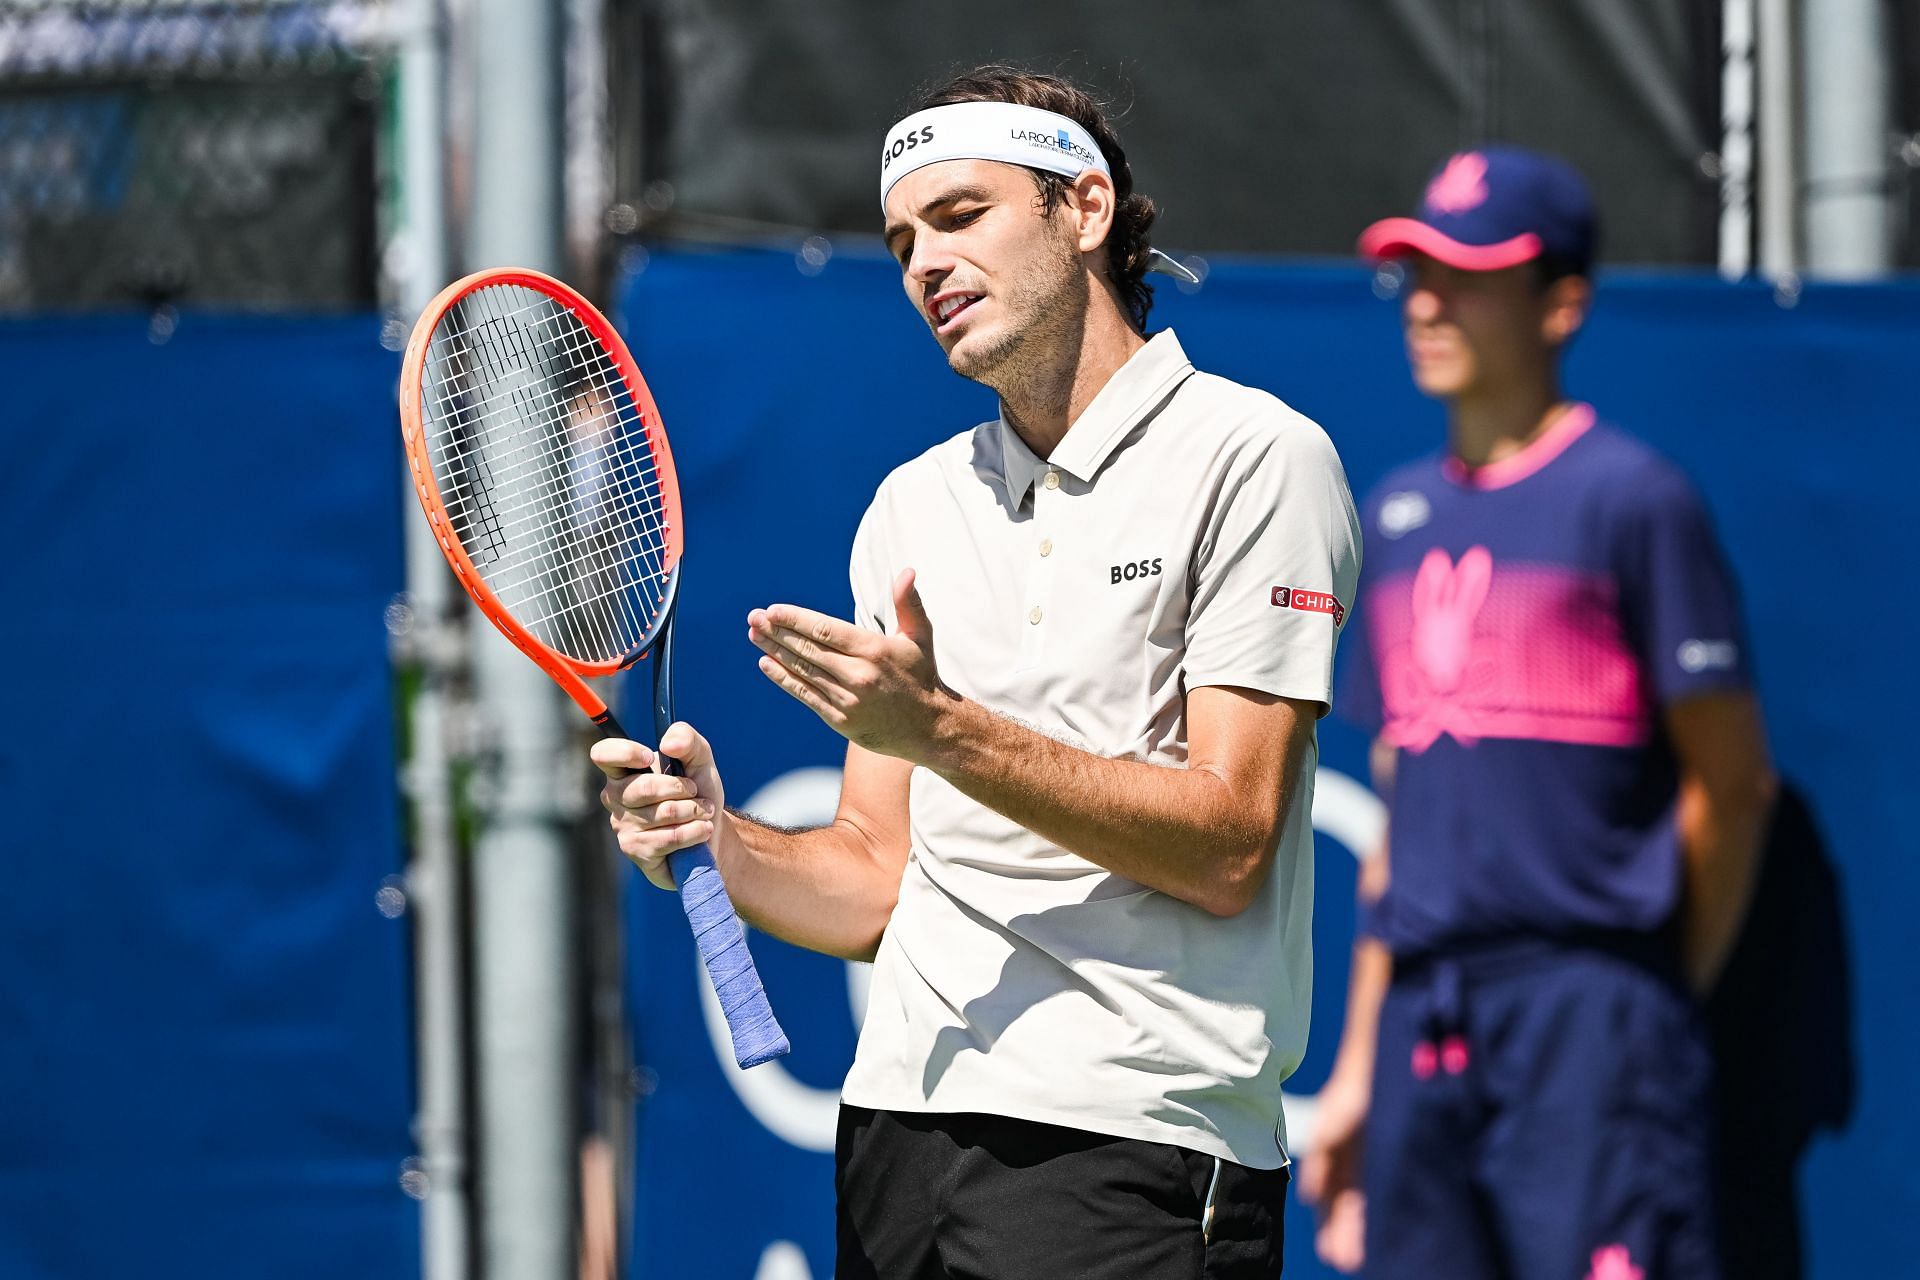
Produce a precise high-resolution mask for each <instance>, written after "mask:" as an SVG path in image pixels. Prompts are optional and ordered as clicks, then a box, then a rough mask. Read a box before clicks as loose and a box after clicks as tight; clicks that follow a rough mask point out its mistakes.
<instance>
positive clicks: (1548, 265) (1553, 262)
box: [1533, 253, 1593, 293]
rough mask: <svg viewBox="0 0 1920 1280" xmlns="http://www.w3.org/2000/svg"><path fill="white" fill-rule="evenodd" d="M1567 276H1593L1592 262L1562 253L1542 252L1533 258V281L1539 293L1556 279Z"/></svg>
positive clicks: (1589, 277)
mask: <svg viewBox="0 0 1920 1280" xmlns="http://www.w3.org/2000/svg"><path fill="white" fill-rule="evenodd" d="M1568 276H1581V277H1583V278H1585V279H1589V280H1590V279H1592V278H1593V264H1592V263H1591V262H1582V261H1580V260H1578V259H1575V258H1569V257H1567V256H1566V255H1564V254H1553V253H1543V254H1541V255H1540V256H1539V257H1537V258H1535V259H1534V260H1533V283H1534V287H1535V288H1537V289H1538V290H1539V291H1540V292H1541V293H1545V292H1546V291H1547V290H1548V289H1550V288H1552V287H1553V284H1554V282H1555V281H1557V280H1564V279H1566V278H1567V277H1568Z"/></svg>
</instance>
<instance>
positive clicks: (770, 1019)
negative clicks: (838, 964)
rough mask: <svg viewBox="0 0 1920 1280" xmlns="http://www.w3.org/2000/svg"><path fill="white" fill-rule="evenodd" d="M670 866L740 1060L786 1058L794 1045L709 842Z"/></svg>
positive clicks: (672, 858) (675, 856) (675, 857)
mask: <svg viewBox="0 0 1920 1280" xmlns="http://www.w3.org/2000/svg"><path fill="white" fill-rule="evenodd" d="M667 867H668V869H669V870H671V871H672V872H673V882H674V883H675V884H676V885H678V886H680V908H681V910H683V911H685V912H686V913H687V924H688V925H690V926H691V927H692V929H693V941H694V945H695V946H697V947H699V949H700V962H701V963H702V964H704V965H705V966H706V967H707V977H708V978H709V979H711V980H712V982H713V991H714V994H715V995H717V996H719V997H720V1008H721V1010H722V1011H723V1012H725V1013H726V1015H727V1031H728V1032H729V1033H730V1034H731V1035H732V1036H733V1058H734V1061H735V1062H738V1063H739V1064H740V1065H741V1066H742V1067H757V1066H759V1065H760V1064H761V1063H763V1062H770V1061H772V1060H773V1059H775V1058H780V1057H785V1056H786V1054H787V1052H788V1051H789V1050H790V1049H791V1048H792V1046H791V1045H789V1044H788V1043H787V1033H786V1032H784V1031H782V1030H781V1029H780V1023H779V1020H778V1019H776V1018H775V1017H774V1016H773V1006H772V1005H770V1004H768V1003H767V989H766V988H765V987H763V986H761V985H760V971H759V970H758V969H755V968H754V967H753V953H752V952H750V951H748V950H747V934H746V930H745V929H744V928H743V927H742V926H741V924H740V917H739V916H738V915H736V914H734V910H733V902H732V901H731V900H730V899H729V898H728V897H727V886H726V885H725V884H724V883H723V882H722V881H721V879H720V868H719V867H717V866H715V865H714V863H713V853H712V851H711V850H709V849H708V848H707V846H705V845H704V844H697V845H694V846H693V847H692V848H690V849H681V850H680V851H678V852H677V853H670V854H668V855H667Z"/></svg>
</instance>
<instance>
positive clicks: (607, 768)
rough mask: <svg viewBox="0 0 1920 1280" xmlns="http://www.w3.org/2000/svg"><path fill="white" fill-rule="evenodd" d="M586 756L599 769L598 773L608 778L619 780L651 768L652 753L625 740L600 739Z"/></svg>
mask: <svg viewBox="0 0 1920 1280" xmlns="http://www.w3.org/2000/svg"><path fill="white" fill-rule="evenodd" d="M587 755H588V757H589V758H590V759H592V761H593V762H594V764H596V765H598V766H599V767H600V772H602V773H604V774H606V775H607V776H608V777H609V778H619V777H622V776H624V775H626V774H629V773H637V772H639V771H640V770H642V769H648V768H652V767H653V752H652V751H650V750H648V749H647V748H646V747H645V746H642V745H641V744H640V743H638V742H633V741H630V740H628V739H626V738H602V739H601V740H600V741H598V742H596V743H594V744H593V746H592V748H591V749H589V750H588V752H587Z"/></svg>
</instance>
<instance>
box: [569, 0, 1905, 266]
mask: <svg viewBox="0 0 1920 1280" xmlns="http://www.w3.org/2000/svg"><path fill="white" fill-rule="evenodd" d="M1887 3H1888V4H1889V5H1890V6H1891V15H1892V19H1893V21H1892V24H1891V32H1892V38H1893V39H1894V40H1896V41H1897V42H1898V54H1897V56H1898V58H1899V62H1898V64H1897V65H1898V90H1897V92H1898V94H1899V101H1898V102H1897V103H1896V104H1895V107H1896V112H1897V116H1896V127H1897V129H1898V130H1899V131H1900V136H1899V137H1896V138H1893V139H1890V140H1889V143H1890V145H1891V146H1892V147H1894V148H1895V150H1896V153H1897V154H1898V155H1899V156H1900V159H1899V160H1898V161H1897V162H1896V164H1895V166H1894V168H1893V173H1892V182H1893V183H1894V194H1895V196H1896V198H1897V204H1898V207H1897V210H1896V217H1897V218H1898V219H1899V222H1900V226H1901V228H1902V229H1903V232H1904V234H1903V235H1902V236H1901V238H1900V240H1899V242H1898V243H1897V244H1896V247H1895V252H1896V254H1897V255H1898V258H1899V260H1900V261H1901V262H1903V263H1905V264H1906V265H1909V266H1920V182H1916V181H1915V174H1916V169H1917V168H1920V0H1887ZM607 5H608V12H609V17H610V24H609V42H610V47H609V51H608V52H609V66H610V67H611V68H612V71H613V74H612V78H611V81H610V84H609V89H610V93H611V95H612V100H613V104H614V112H613V129H614V156H613V162H614V178H615V181H614V187H615V197H614V198H615V204H614V208H613V210H612V214H611V216H610V218H609V225H610V226H611V227H612V228H613V229H614V230H616V231H621V232H625V231H632V230H638V231H640V232H641V233H643V234H647V235H657V236H673V235H680V236H689V237H701V238H749V239H750V238H754V237H755V236H762V237H765V236H774V235H778V234H780V233H781V232H782V231H783V230H785V231H787V232H788V233H789V234H791V232H792V231H793V230H794V229H802V230H801V233H802V234H804V229H819V230H827V231H836V232H860V233H868V234H872V233H875V232H876V231H877V229H878V226H879V214H878V202H877V181H878V175H877V171H876V164H875V161H874V157H873V152H874V149H875V147H876V145H877V142H878V139H879V138H880V136H881V134H882V132H883V131H884V130H885V129H886V127H887V126H888V125H889V124H891V123H892V122H893V121H894V120H895V119H897V118H898V116H899V115H900V114H901V113H902V111H903V109H904V108H905V106H906V103H907V100H908V98H909V96H910V95H911V93H912V92H913V90H914V88H915V87H916V86H918V85H920V84H921V83H923V82H926V81H928V80H930V79H934V78H937V77H939V76H941V75H943V74H944V73H947V72H950V71H952V70H954V69H956V68H959V67H964V66H968V65H971V64H974V63H978V62H985V61H1009V62H1016V63H1023V64H1026V65H1030V66H1033V67H1036V68H1037V69H1040V70H1057V71H1061V72H1063V73H1065V74H1067V75H1069V76H1072V77H1074V78H1076V79H1079V80H1081V81H1083V82H1084V83H1086V84H1088V85H1089V86H1091V87H1092V88H1094V89H1095V90H1096V91H1097V92H1099V93H1100V94H1101V95H1102V96H1103V97H1105V98H1106V99H1107V100H1109V101H1110V102H1111V103H1113V104H1114V105H1115V106H1116V107H1118V108H1119V114H1118V124H1119V128H1120V133H1121V136H1122V138H1123V139H1124V140H1125V142H1126V145H1127V149H1128V153H1129V157H1130V158H1131V159H1132V161H1133V167H1134V174H1135V177H1136V179H1137V181H1138V186H1139V189H1140V190H1141V191H1144V192H1146V193H1147V194H1148V195H1151V196H1152V197H1153V198H1154V199H1155V200H1156V201H1157V202H1159V203H1160V205H1161V207H1162V219H1161V221H1160V223H1159V225H1158V226H1157V227H1156V229H1155V233H1154V238H1155V241H1156V243H1159V244H1162V245H1165V246H1167V247H1169V248H1172V249H1176V250H1179V251H1185V250H1200V251H1203V252H1205V251H1229V250H1230V251H1243V252H1257V253H1283V254H1324V255H1335V256H1343V257H1344V256H1348V255H1350V254H1351V253H1352V251H1353V244H1354V237H1355V235H1356V233H1357V232H1358V231H1359V230H1360V228H1361V227H1363V226H1365V225H1366V224H1367V223H1368V222H1370V221H1372V220H1373V219H1374V218H1377V217H1380V216H1382V215H1384V214H1388V213H1396V212H1402V211H1404V210H1406V209H1408V208H1409V207H1410V206H1411V205H1412V204H1413V202H1414V201H1415V199H1416V197H1417V195H1418V193H1419V190H1420V187H1421V184H1422V181H1423V180H1424V178H1425V176H1426V175H1427V174H1428V173H1429V172H1430V171H1431V170H1432V168H1433V167H1434V166H1435V165H1436V164H1437V163H1438V162H1439V161H1440V160H1441V159H1443V158H1444V157H1445V156H1446V155H1447V154H1448V153H1449V152H1450V151H1453V150H1456V149H1458V148H1461V147H1465V146H1470V145H1473V144H1475V143H1478V142H1482V141H1487V140H1505V141H1510V142H1518V143H1522V144H1525V145H1528V146H1534V147H1540V148H1544V149H1546V150H1550V151H1554V152H1558V153H1559V154H1561V155H1564V156H1565V157H1567V158H1568V159H1569V160H1571V161H1573V162H1574V163H1575V164H1576V165H1578V166H1579V167H1580V168H1581V169H1582V170H1583V171H1584V172H1585V173H1586V174H1587V175H1588V177H1589V178H1590V179H1591V181H1592V183H1593V186H1594V189H1595V192H1596V195H1597V198H1598V200H1599V203H1600V211H1601V217H1602V221H1603V224H1604V226H1605V236H1604V241H1605V243H1604V245H1603V251H1604V257H1605V259H1606V260H1607V261H1610V262H1614V263H1693V264H1703V265H1704V264H1710V263H1713V262H1715V261H1716V260H1717V258H1718V216H1719V207H1720V172H1721V162H1720V157H1719V155H1718V151H1719V148H1720V147H1721V145H1722V137H1721V131H1722V124H1721V102H1720V84H1721V57H1722V55H1721V37H1722V30H1721V5H1720V4H1719V3H1717V2H1713V3H1693V2H1692V0H1559V2H1557V3H1552V4H1546V3H1541V2H1540V0H1395V2H1394V3H1392V4H1379V3H1369V4H1353V3H1347V4H1338V3H1335V4H1272V3H1266V2H1264V0H1219V2H1218V3H1210V4H1206V5H1171V6H1170V5H1166V4H1163V3H1159V2H1158V0H1103V3H1101V4H1098V5H1094V4H1074V3H1069V4H1059V5H1053V6H1044V5H1042V6H1035V5H1030V4H1027V3H1024V0H973V3H970V4H966V5H960V6H948V7H945V8H941V7H937V6H918V7H914V8H913V9H912V11H911V13H908V12H907V11H905V10H902V9H900V8H898V7H887V6H872V5H866V4H859V3H854V0H814V2H813V3H809V4H804V5H767V4H763V3H760V2H759V0H607Z"/></svg>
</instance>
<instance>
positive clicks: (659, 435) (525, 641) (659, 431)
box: [400, 267, 684, 725]
mask: <svg viewBox="0 0 1920 1280" xmlns="http://www.w3.org/2000/svg"><path fill="white" fill-rule="evenodd" d="M498 284H508V285H511V284H517V285H522V286H524V287H526V288H529V289H535V290H538V291H539V292H541V293H544V294H547V295H548V296H549V297H551V298H553V300H554V301H556V302H558V303H560V304H561V305H562V306H564V307H566V308H567V309H568V310H569V311H571V312H572V313H573V314H574V316H575V317H576V318H577V319H578V320H579V321H580V323H581V324H583V325H585V326H586V328H587V331H588V332H589V333H591V334H592V335H593V336H594V337H595V338H596V339H597V340H598V341H599V342H600V345H601V346H602V347H604V348H606V351H607V353H608V355H610V356H611V357H612V358H613V361H614V363H615V365H617V366H618V368H619V370H620V373H621V374H622V376H624V377H625V378H626V382H627V388H628V390H629V392H630V393H631V394H632V396H633V401H634V407H635V408H637V409H638V410H639V411H640V414H641V417H642V420H643V421H644V423H645V426H646V432H647V444H648V447H649V448H650V449H651V450H652V452H653V459H654V467H655V470H656V472H657V473H658V475H659V477H660V495H661V500H662V502H663V504H664V507H665V512H664V515H665V519H664V521H663V524H662V528H663V532H664V534H665V538H666V549H667V555H666V557H665V559H666V563H667V565H668V567H669V568H677V566H678V565H679V563H680V555H681V551H682V549H683V547H682V541H681V540H682V538H683V536H684V535H683V533H682V531H681V523H680V482H679V476H678V473H677V472H675V470H674V467H673V453H672V451H671V450H669V449H668V447H667V433H666V430H665V428H664V427H662V426H661V423H660V409H659V407H658V406H657V405H655V404H654V402H653V392H652V391H650V390H649V389H648V388H647V380H646V379H645V378H643V377H641V376H640V366H639V365H637V364H635V363H634V359H633V354H632V353H631V352H629V351H628V350H627V344H626V343H625V342H624V341H622V340H621V338H620V335H619V333H617V332H616V331H615V330H614V327H613V326H612V325H611V324H609V323H608V322H607V318H606V317H605V316H603V315H601V314H600V311H599V309H598V308H597V307H595V306H594V305H593V304H592V303H590V302H588V301H587V300H586V299H585V298H583V297H581V296H580V294H579V293H578V292H576V291H575V290H574V289H572V288H571V287H569V286H568V285H566V284H564V283H562V282H561V281H559V280H556V279H554V278H553V277H552V276H549V275H542V274H541V273H540V272H538V271H529V270H526V269H525V268H520V267H514V268H494V269H492V270H487V271H476V272H474V273H473V274H472V275H470V276H466V277H463V278H462V279H459V280H456V281H454V282H453V283H452V284H450V285H448V286H447V287H446V288H444V289H442V290H441V291H440V293H439V294H438V295H437V296H436V297H435V298H434V300H433V301H432V302H430V303H428V304H427V309H426V310H425V311H423V312H422V313H421V314H420V319H419V320H418V321H416V322H415V323H414V326H413V334H412V336H411V337H409V338H408V339H407V351H406V355H405V357H404V358H403V361H402V364H401V370H400V434H401V437H402V438H403V439H404V440H405V442H406V447H407V468H408V470H410V471H411V472H412V473H413V491H414V492H415V493H416V494H418V495H419V497H420V505H421V507H423V508H424V509H425V510H426V513H427V520H428V522H429V523H430V524H431V525H432V526H433V536H434V537H435V538H436V539H437V540H438V541H439V543H440V549H441V550H442V551H443V552H445V553H446V556H447V563H448V564H450V565H452V566H453V571H454V574H455V575H456V576H457V577H458V578H459V579H460V585H461V586H462V587H464V588H466V592H467V594H468V595H469V596H471V597H473V602H474V603H475V604H476V605H478V606H480V612H481V613H483V614H485V615H486V616H487V620H488V621H489V622H491V623H493V625H494V626H495V627H496V628H498V629H499V631H500V634H501V635H504V636H505V637H506V638H507V639H509V640H511V641H513V643H514V644H515V645H516V646H517V647H518V648H519V649H520V651H521V652H522V653H524V654H526V655H527V656H528V657H529V658H532V659H533V660H534V661H535V662H537V663H539V664H540V669H541V670H543V671H545V672H546V673H547V674H548V675H549V676H552V677H553V680H554V683H556V684H558V685H559V686H560V687H561V688H562V689H564V690H566V693H567V696H568V697H570V698H572V699H573V700H574V702H575V703H577V704H578V705H579V707H580V709H581V710H582V711H584V712H586V713H587V715H588V717H589V718H591V719H592V720H593V722H594V723H595V724H598V725H604V724H606V723H607V721H608V719H609V718H610V712H609V711H608V709H607V704H606V701H605V700H604V699H602V698H601V697H600V696H599V695H598V694H596V693H595V692H594V691H593V690H592V688H590V687H589V686H588V685H587V683H586V682H587V680H590V679H594V678H597V677H600V676H610V675H613V674H614V673H615V672H617V671H623V670H625V669H626V668H628V667H630V666H632V665H633V664H634V663H636V662H638V661H640V659H642V658H644V657H646V656H647V651H648V649H650V648H652V646H653V642H654V640H655V639H657V638H658V635H659V630H660V623H661V622H662V621H664V619H665V617H666V615H667V614H668V613H669V612H670V611H671V610H670V608H662V609H661V610H660V615H661V616H660V618H659V619H656V620H655V624H654V629H653V631H652V632H651V633H650V634H649V635H648V636H647V637H646V639H645V640H644V641H643V642H642V643H641V644H640V645H639V646H637V647H636V648H635V649H634V650H633V651H632V652H630V653H627V654H623V655H622V656H621V657H619V658H617V659H614V660H612V661H608V662H589V661H585V660H582V659H579V658H574V657H570V656H569V655H567V654H564V653H560V652H558V651H557V650H554V649H552V648H550V647H549V646H547V645H545V644H543V643H541V642H540V640H538V639H537V638H535V637H534V635H533V634H532V633H531V632H529V631H528V630H527V629H526V628H525V627H523V626H521V625H520V624H519V623H518V622H515V621H514V619H513V615H512V614H510V613H509V612H507V610H506V607H505V606H504V605H502V604H501V603H500V599H499V597H498V596H496V595H495V594H494V593H493V590H492V588H490V587H488V586H487V584H486V581H485V579H483V578H482V577H481V576H480V571H479V570H478V569H477V568H476V567H475V566H474V563H473V561H472V560H471V559H470V558H469V557H468V555H467V551H466V548H465V547H463V546H462V545H461V544H460V539H458V538H456V537H454V536H453V526H452V524H451V523H450V521H449V518H448V515H447V506H446V503H445V502H444V501H443V500H442V499H441V497H440V487H439V485H438V484H437V483H436V482H435V481H434V478H433V460H432V459H431V458H430V457H429V456H428V454H427V435H426V429H425V424H424V423H423V422H422V421H421V390H422V375H423V373H424V371H425V369H426V358H427V344H428V343H429V342H430V341H432V339H433V334H434V330H436V329H437V328H439V326H440V321H441V320H442V319H443V318H444V317H445V316H446V314H447V312H448V311H449V310H450V309H451V308H452V307H453V305H454V304H455V303H457V302H459V301H460V300H461V299H462V298H465V297H467V296H468V295H469V294H471V293H474V292H476V291H477V290H479V289H481V288H484V287H486V286H488V285H498Z"/></svg>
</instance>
